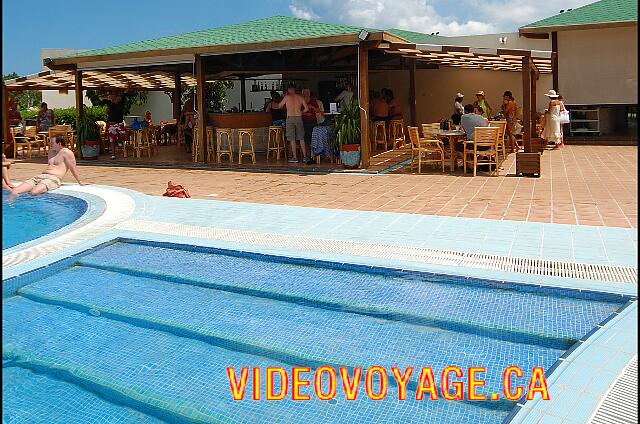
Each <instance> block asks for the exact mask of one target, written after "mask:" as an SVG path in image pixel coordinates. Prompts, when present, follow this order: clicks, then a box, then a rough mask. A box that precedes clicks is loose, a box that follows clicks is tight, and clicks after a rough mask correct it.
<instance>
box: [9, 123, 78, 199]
mask: <svg viewBox="0 0 640 424" xmlns="http://www.w3.org/2000/svg"><path fill="white" fill-rule="evenodd" d="M66 144H67V140H66V139H65V138H64V137H63V136H57V137H53V138H52V139H51V148H50V149H49V164H48V166H47V169H46V170H45V171H44V173H42V174H40V175H36V176H35V177H33V178H30V179H28V180H27V181H25V182H23V183H22V184H20V185H19V186H18V187H16V188H14V189H12V190H11V195H12V196H15V195H19V194H22V193H26V192H27V191H28V192H30V193H31V194H42V193H44V192H47V191H52V190H55V189H56V188H58V187H60V184H61V183H62V179H63V178H64V176H65V175H66V174H67V171H71V175H73V177H74V178H75V179H76V180H77V181H78V184H80V185H86V183H84V182H83V181H81V180H80V175H78V170H77V168H76V157H75V155H74V154H73V152H72V151H71V150H69V149H67V148H66Z"/></svg>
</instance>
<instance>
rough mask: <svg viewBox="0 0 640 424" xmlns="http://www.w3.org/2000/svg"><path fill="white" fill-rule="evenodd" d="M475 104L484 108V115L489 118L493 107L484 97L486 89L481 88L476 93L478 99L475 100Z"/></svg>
mask: <svg viewBox="0 0 640 424" xmlns="http://www.w3.org/2000/svg"><path fill="white" fill-rule="evenodd" d="M473 105H474V106H477V107H479V108H480V109H482V116H484V117H485V118H487V119H489V117H490V116H491V112H493V108H492V107H491V106H490V105H489V103H487V99H486V98H485V97H484V91H482V90H480V91H478V92H477V93H476V101H475V102H473Z"/></svg>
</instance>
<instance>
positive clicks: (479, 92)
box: [476, 90, 484, 97]
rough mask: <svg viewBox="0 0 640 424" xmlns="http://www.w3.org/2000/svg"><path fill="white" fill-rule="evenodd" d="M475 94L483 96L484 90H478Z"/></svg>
mask: <svg viewBox="0 0 640 424" xmlns="http://www.w3.org/2000/svg"><path fill="white" fill-rule="evenodd" d="M476 96H483V97H484V91H482V90H480V91H478V92H477V93H476Z"/></svg>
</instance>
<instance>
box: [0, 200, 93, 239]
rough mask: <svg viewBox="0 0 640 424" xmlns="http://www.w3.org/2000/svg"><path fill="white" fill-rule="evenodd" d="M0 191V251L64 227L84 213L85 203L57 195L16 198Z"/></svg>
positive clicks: (85, 209)
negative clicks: (0, 220) (0, 242)
mask: <svg viewBox="0 0 640 424" xmlns="http://www.w3.org/2000/svg"><path fill="white" fill-rule="evenodd" d="M8 199H9V193H8V192H7V191H5V190H3V191H2V248H3V249H8V248H11V247H14V246H17V245H19V244H22V243H25V242H28V241H31V240H35V239H37V238H40V237H42V236H45V235H47V234H50V233H52V232H54V231H56V230H59V229H60V228H62V227H65V226H67V225H69V224H71V223H72V222H74V221H75V220H77V219H78V218H80V217H81V216H82V215H83V214H84V213H85V212H86V211H87V207H88V205H87V202H85V201H84V200H82V199H80V198H78V197H75V196H65V195H62V194H57V193H45V194H42V195H39V196H31V195H28V194H25V195H21V196H18V197H16V198H15V199H14V201H13V203H9V200H8Z"/></svg>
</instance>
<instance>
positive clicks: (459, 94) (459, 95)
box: [456, 93, 464, 97]
mask: <svg viewBox="0 0 640 424" xmlns="http://www.w3.org/2000/svg"><path fill="white" fill-rule="evenodd" d="M456 97H464V94H462V93H457V94H456Z"/></svg>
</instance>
